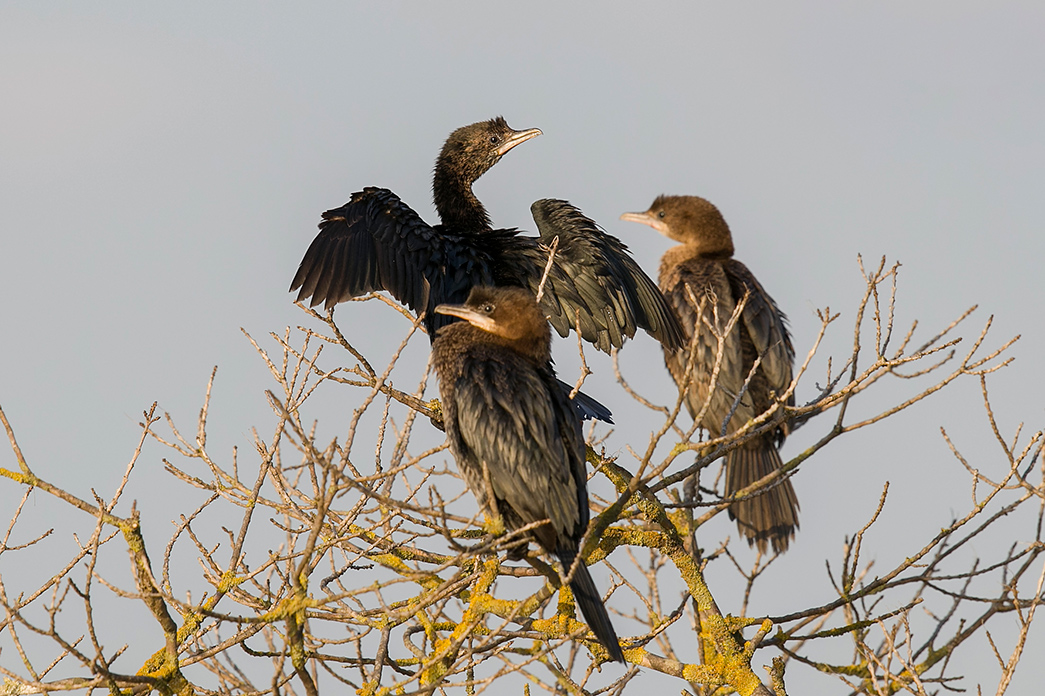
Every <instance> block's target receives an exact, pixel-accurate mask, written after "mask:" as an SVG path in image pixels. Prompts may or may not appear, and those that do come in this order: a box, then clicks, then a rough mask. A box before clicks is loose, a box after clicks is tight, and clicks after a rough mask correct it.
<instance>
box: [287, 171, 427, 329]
mask: <svg viewBox="0 0 1045 696" xmlns="http://www.w3.org/2000/svg"><path fill="white" fill-rule="evenodd" d="M319 230H320V231H319V234H318V235H316V238H315V239H314V240H312V244H311V245H310V246H309V248H308V251H306V252H305V256H304V257H303V258H302V259H301V263H300V265H299V266H298V270H297V274H295V276H294V280H293V282H292V283H291V284H290V290H291V292H293V291H294V290H298V296H297V300H298V301H299V302H304V301H306V300H308V302H309V305H310V306H312V307H315V306H316V305H319V304H323V305H325V307H326V308H327V309H330V308H331V307H333V306H334V305H335V304H337V303H338V302H342V301H344V300H348V299H351V298H353V297H358V296H359V295H363V294H366V293H368V292H375V291H379V290H386V291H388V292H389V293H391V295H392V296H393V297H395V298H396V299H397V300H399V301H400V302H402V303H404V304H406V305H407V306H408V307H410V308H411V309H413V310H414V311H415V312H422V311H425V310H426V309H427V305H428V296H429V288H430V285H431V282H432V279H433V277H436V276H438V275H439V274H440V272H441V268H442V255H443V250H442V246H441V238H440V237H439V235H438V234H436V233H435V231H434V230H433V229H432V227H431V226H430V225H428V223H426V222H425V221H424V220H422V219H421V217H420V216H419V215H418V214H417V213H415V212H414V211H413V210H412V209H411V208H410V207H409V206H408V205H406V204H405V203H403V201H401V200H400V199H399V197H398V196H397V195H396V194H394V193H392V192H391V191H389V190H388V189H383V188H374V187H369V188H365V189H363V190H362V191H359V192H358V193H354V194H352V197H351V199H349V201H348V202H347V203H345V205H343V206H341V207H340V208H335V209H333V210H328V211H327V212H325V213H323V221H322V222H320V224H319Z"/></svg>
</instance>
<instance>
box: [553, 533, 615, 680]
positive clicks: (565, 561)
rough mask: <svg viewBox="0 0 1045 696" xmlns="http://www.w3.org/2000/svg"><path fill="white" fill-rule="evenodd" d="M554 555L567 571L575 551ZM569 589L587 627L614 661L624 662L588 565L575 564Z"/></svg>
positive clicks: (571, 563)
mask: <svg viewBox="0 0 1045 696" xmlns="http://www.w3.org/2000/svg"><path fill="white" fill-rule="evenodd" d="M555 555H556V556H558V557H559V560H560V561H561V562H562V566H563V570H564V572H566V573H568V572H569V571H570V567H571V566H572V565H573V559H574V558H575V557H576V552H574V551H561V550H560V551H557V552H556V554H555ZM570 589H571V590H573V598H574V600H575V601H576V602H577V606H578V607H580V608H581V613H582V614H583V615H584V620H585V621H587V622H588V628H590V629H591V632H592V633H594V634H595V637H596V638H598V639H599V642H600V643H602V646H603V647H604V648H606V650H607V651H608V652H609V653H610V659H612V660H613V661H614V662H624V651H623V650H621V648H620V641H618V640H617V632H616V631H614V630H613V624H612V623H611V622H610V616H609V614H607V613H606V607H605V606H604V605H603V603H602V596H601V595H600V594H599V591H598V590H597V589H595V582H594V581H593V580H592V579H591V573H589V572H588V566H586V565H584V563H583V562H582V563H578V564H577V570H576V572H574V574H573V580H572V581H570Z"/></svg>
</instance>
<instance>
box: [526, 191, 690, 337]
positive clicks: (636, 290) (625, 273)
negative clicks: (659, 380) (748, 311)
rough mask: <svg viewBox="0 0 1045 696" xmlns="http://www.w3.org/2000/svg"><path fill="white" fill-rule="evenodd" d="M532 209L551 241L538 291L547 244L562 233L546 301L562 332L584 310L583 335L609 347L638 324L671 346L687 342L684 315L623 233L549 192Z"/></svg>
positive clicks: (544, 238) (544, 240)
mask: <svg viewBox="0 0 1045 696" xmlns="http://www.w3.org/2000/svg"><path fill="white" fill-rule="evenodd" d="M530 212H532V213H533V219H534V221H535V222H536V223H537V229H538V230H539V231H540V235H541V236H540V242H541V243H542V244H543V246H544V247H545V249H543V250H541V251H542V253H541V256H543V259H538V263H537V265H538V268H539V271H538V273H537V276H536V278H531V279H530V282H531V285H532V287H533V290H534V291H535V292H536V290H537V287H538V285H539V284H540V278H541V274H542V273H543V270H544V265H545V264H544V263H543V260H544V259H546V258H547V255H546V254H547V251H546V248H547V247H550V245H551V243H552V240H553V239H554V238H555V237H558V238H559V244H558V248H557V250H556V255H555V263H554V264H553V269H552V272H551V273H550V274H549V277H548V281H547V283H546V284H545V290H544V293H545V294H544V297H543V298H542V300H543V301H542V303H541V304H542V308H544V309H545V311H546V312H547V313H548V314H549V320H550V321H551V324H552V326H554V327H555V329H556V331H558V332H559V334H560V335H562V336H565V335H566V334H567V333H568V331H569V329H571V328H573V327H574V324H575V322H576V321H577V314H578V312H579V314H580V323H581V335H582V336H583V337H584V339H585V340H587V341H590V342H592V343H594V344H595V346H596V347H597V348H598V349H599V350H602V351H605V352H609V350H610V348H611V347H617V348H619V347H620V346H621V345H623V343H624V340H625V339H626V338H631V337H632V336H634V335H635V328H636V327H639V328H642V329H644V330H645V331H647V332H648V333H649V334H650V335H651V336H653V337H654V338H656V339H657V340H658V341H660V342H661V343H662V344H664V345H665V346H666V347H667V348H669V349H672V350H674V349H677V348H680V347H682V346H683V345H684V339H683V336H684V333H683V330H682V326H681V324H680V323H679V320H678V317H676V316H675V313H674V312H673V311H672V309H671V307H669V306H668V303H667V302H666V301H665V299H664V296H663V295H662V294H661V292H660V290H659V288H658V287H657V284H656V283H654V282H653V280H652V279H651V278H650V277H649V276H648V275H646V273H645V272H643V270H642V269H641V268H640V267H639V265H638V264H637V263H636V262H635V259H633V258H632V257H631V255H630V254H629V253H628V248H627V246H625V245H624V244H623V243H622V242H621V241H620V240H619V239H617V238H616V237H614V236H612V235H609V234H607V233H606V232H604V231H603V230H601V229H599V227H598V225H596V224H595V222H593V221H592V220H591V219H590V218H588V217H585V215H584V214H583V213H581V211H580V210H578V209H577V208H575V207H574V206H572V205H570V204H569V203H567V202H566V201H561V200H556V199H551V198H544V199H541V200H539V201H536V202H534V204H533V205H532V206H530ZM522 239H525V238H522Z"/></svg>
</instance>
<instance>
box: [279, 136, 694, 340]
mask: <svg viewBox="0 0 1045 696" xmlns="http://www.w3.org/2000/svg"><path fill="white" fill-rule="evenodd" d="M540 133H541V131H540V130H538V129H536V128H533V129H529V130H513V129H512V128H510V127H509V126H508V124H507V123H506V122H505V120H504V119H503V118H495V119H491V120H489V121H482V122H479V123H473V124H472V125H469V126H465V127H463V128H459V129H457V130H456V131H454V132H453V133H451V134H450V137H449V138H447V140H446V143H445V144H444V145H443V148H442V151H441V152H440V154H439V157H438V158H437V160H436V164H435V171H434V174H433V182H432V189H433V196H434V201H435V207H436V210H437V212H438V213H439V218H440V220H441V222H440V224H438V225H435V226H431V225H428V224H427V223H426V222H425V221H424V220H422V219H421V217H420V216H419V215H418V214H417V213H416V212H414V211H413V210H412V209H411V208H410V207H409V206H407V205H406V204H405V203H403V201H401V200H400V199H399V197H398V196H396V194H394V193H393V192H392V191H389V190H388V189H383V188H373V187H371V188H366V189H363V190H362V191H360V192H358V193H355V194H353V195H352V197H351V199H350V200H349V201H348V203H346V204H345V205H343V206H342V207H340V208H336V209H334V210H329V211H327V212H325V213H323V221H322V222H321V223H320V225H319V227H320V232H319V234H318V235H317V236H316V238H315V239H314V240H313V241H312V244H311V245H310V246H309V248H308V251H307V252H306V253H305V256H304V258H303V259H302V260H301V264H300V266H299V267H298V271H297V274H296V275H295V276H294V281H293V282H292V283H291V287H290V289H291V291H294V290H298V295H297V299H298V301H305V300H308V301H309V304H310V305H311V306H316V305H318V304H323V305H325V306H326V307H327V308H328V309H329V308H330V307H332V306H333V305H335V304H336V303H338V302H341V301H344V300H347V299H350V298H352V297H357V296H359V295H362V294H365V293H367V292H371V291H377V290H387V291H388V292H389V293H391V294H392V296H393V297H395V298H396V299H397V300H399V301H400V302H402V303H404V304H406V305H407V306H408V307H410V308H411V309H412V310H414V311H415V312H418V313H424V325H425V328H426V330H427V331H428V334H429V337H430V338H431V339H432V340H434V339H435V335H436V332H437V331H438V329H439V328H440V327H441V326H444V325H446V324H448V323H451V322H452V321H454V319H453V318H451V317H446V316H441V315H438V314H436V313H435V312H434V311H433V310H434V309H435V306H436V305H438V304H442V303H446V302H449V303H459V302H463V301H464V299H465V298H466V297H467V296H468V292H469V291H470V290H471V288H472V287H473V286H476V285H492V286H514V287H524V288H529V289H530V290H531V291H532V292H534V293H536V292H537V289H538V287H539V285H540V282H541V278H542V275H543V272H544V268H545V265H546V262H547V258H548V249H547V245H549V244H550V243H551V240H552V239H553V238H554V237H556V236H558V238H559V242H558V249H557V252H556V258H555V262H554V264H553V266H552V268H551V271H550V273H549V277H548V280H547V282H546V284H545V289H544V294H543V296H542V301H541V307H542V309H543V310H544V312H545V314H546V315H547V316H548V317H549V318H550V319H551V321H552V323H553V325H554V326H555V329H556V330H557V331H558V332H559V333H560V334H561V335H563V336H565V335H566V334H567V333H568V331H569V330H570V328H572V327H574V326H575V325H576V324H578V323H579V325H580V327H581V335H582V336H583V337H584V339H585V340H587V341H590V342H591V343H593V344H594V345H595V346H596V347H597V348H598V349H599V350H603V351H606V352H609V350H610V348H612V347H618V348H619V347H620V346H621V345H622V344H623V343H624V340H625V339H626V338H630V337H632V336H633V335H634V333H635V329H636V327H638V328H642V329H645V330H646V331H647V332H649V333H650V334H651V335H652V336H654V337H655V338H657V339H658V340H660V341H661V342H663V343H664V344H665V345H666V346H668V347H669V348H676V347H679V346H681V345H682V328H681V326H680V325H679V322H678V319H677V317H675V316H674V314H673V313H672V311H671V309H670V308H669V307H668V305H667V303H666V302H665V300H664V298H663V296H662V295H661V294H660V293H659V292H658V291H657V286H656V284H655V283H653V282H652V281H651V280H650V278H649V277H648V276H646V274H645V273H643V271H642V269H640V268H639V267H638V265H637V264H636V263H635V262H634V260H632V258H631V257H630V256H629V255H628V254H627V247H625V246H624V245H623V244H622V243H621V242H620V240H618V239H616V238H614V237H611V236H610V235H608V234H606V233H605V232H603V231H602V230H600V229H599V228H598V227H597V226H596V225H595V224H594V223H593V222H592V221H591V220H589V219H588V218H586V217H584V216H583V215H582V214H581V213H580V211H578V210H577V209H576V208H574V207H573V206H571V205H570V204H569V203H566V202H565V201H558V200H552V199H543V200H540V201H537V202H536V203H534V204H533V213H534V217H535V219H536V220H537V224H538V226H539V227H540V232H541V236H540V237H539V238H535V237H527V236H522V235H520V234H519V231H518V230H515V229H494V228H493V227H492V226H491V224H490V218H489V215H488V214H487V212H486V209H485V208H484V207H483V205H482V203H481V202H480V201H479V199H478V198H476V197H475V194H474V193H473V192H472V184H473V183H474V182H475V181H476V180H477V179H478V178H479V177H480V176H482V175H483V174H484V173H485V172H486V171H487V170H489V169H490V167H492V166H493V165H494V164H496V163H497V162H498V161H499V160H500V158H501V157H502V156H503V155H504V154H505V153H507V152H508V151H509V150H511V149H512V148H513V147H515V146H516V145H519V144H520V143H523V142H525V141H527V140H529V139H530V138H533V137H535V136H537V135H540Z"/></svg>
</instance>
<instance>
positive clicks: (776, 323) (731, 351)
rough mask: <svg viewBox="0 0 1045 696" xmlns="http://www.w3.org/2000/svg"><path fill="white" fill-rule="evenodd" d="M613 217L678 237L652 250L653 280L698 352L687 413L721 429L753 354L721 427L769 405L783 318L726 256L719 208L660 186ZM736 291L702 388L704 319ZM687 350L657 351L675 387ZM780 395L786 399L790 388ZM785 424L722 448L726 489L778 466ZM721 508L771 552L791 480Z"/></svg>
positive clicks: (787, 375) (793, 523)
mask: <svg viewBox="0 0 1045 696" xmlns="http://www.w3.org/2000/svg"><path fill="white" fill-rule="evenodd" d="M621 219H622V220H629V221H631V222H639V223H642V224H645V225H649V226H650V227H652V228H653V229H655V230H657V231H658V232H660V233H661V234H663V235H665V236H667V237H670V238H671V239H674V240H675V241H678V242H681V244H680V245H679V246H676V247H673V248H671V249H669V250H668V251H667V252H666V253H665V254H664V256H663V257H662V259H661V264H660V287H661V290H662V291H663V292H664V295H665V296H666V297H667V298H668V301H669V302H670V303H671V304H672V306H673V307H674V308H675V311H676V313H677V314H678V316H679V318H680V319H681V320H682V323H683V325H684V326H685V328H686V334H687V336H693V334H694V332H696V334H697V335H696V341H695V343H694V344H693V346H694V350H695V351H696V352H697V354H696V356H695V359H694V375H693V381H692V384H691V386H690V389H689V391H688V392H687V393H686V406H687V407H688V409H689V412H690V415H692V416H693V417H694V418H696V417H697V416H698V415H699V414H700V413H701V411H702V410H703V416H702V417H701V420H700V426H701V427H703V428H704V429H706V430H707V431H709V432H710V433H711V435H712V436H713V437H718V436H719V435H720V434H721V432H722V427H723V423H724V422H725V420H726V418H727V417H728V416H729V412H730V410H731V409H732V408H733V405H734V402H735V401H736V396H737V394H739V393H740V390H741V389H742V388H743V386H744V382H745V380H747V378H748V375H749V374H750V372H751V369H752V367H753V366H754V364H755V360H756V359H757V358H758V357H759V356H761V358H762V361H761V364H760V365H759V367H758V369H757V370H756V371H755V373H754V375H753V377H752V379H751V382H750V384H749V385H748V386H747V390H746V392H745V393H744V395H743V396H742V397H741V399H740V403H739V405H738V406H737V408H736V412H735V413H734V415H733V417H732V418H731V419H730V420H729V423H728V424H727V425H726V432H727V433H733V432H736V431H737V430H738V429H739V428H741V427H743V425H744V424H745V423H747V422H748V421H749V420H751V419H752V418H756V417H758V416H759V415H761V414H762V413H764V412H765V411H766V410H767V409H769V408H770V406H772V404H773V402H774V401H775V399H776V398H777V397H778V396H780V395H783V394H784V392H785V391H786V390H787V389H788V387H789V386H790V384H791V374H792V369H793V366H794V359H795V351H794V348H793V347H792V345H791V336H790V334H789V333H788V330H787V318H786V317H785V316H784V313H783V312H781V311H780V309H779V308H778V307H777V305H776V303H775V302H774V301H773V298H772V297H770V296H769V294H768V293H767V292H766V291H765V289H763V287H762V285H761V284H760V283H759V282H758V280H756V279H755V276H754V275H753V274H752V273H751V271H750V270H748V268H747V266H745V265H744V264H742V263H741V262H740V261H737V260H736V259H734V258H732V257H733V251H734V249H733V238H732V235H731V234H730V231H729V226H728V225H727V224H726V221H725V219H724V218H723V217H722V214H721V213H720V212H719V210H718V208H716V207H715V206H714V205H712V204H711V203H710V202H708V201H706V200H705V199H703V198H700V197H698V196H660V197H658V198H657V199H656V200H655V201H653V205H651V206H650V208H649V210H647V211H646V212H643V213H625V214H624V215H622V216H621ZM687 290H688V291H687ZM690 293H692V296H691V295H690ZM745 297H746V298H747V300H746V303H745V305H744V308H743V310H742V312H741V316H740V318H739V320H738V321H737V323H736V325H735V326H734V328H733V330H732V331H731V332H729V333H728V334H727V335H726V337H725V340H724V344H723V351H722V361H721V364H720V366H719V374H718V378H717V381H716V383H715V390H714V392H713V393H711V394H710V397H709V391H710V388H711V383H712V373H713V370H714V367H715V362H716V359H717V357H716V356H717V353H718V339H717V338H716V337H715V335H714V334H713V332H712V331H711V330H710V329H709V328H708V325H710V326H716V324H717V325H718V326H720V327H725V326H726V324H727V322H728V321H729V319H730V317H731V316H732V314H733V311H734V309H735V308H736V306H737V304H739V303H740V301H741V300H742V299H743V298H745ZM695 303H696V304H695ZM701 305H702V307H703V308H702V309H701ZM701 311H702V312H703V314H702V315H701V314H700V312H701ZM689 358H690V351H689V349H686V350H681V351H677V352H674V351H667V350H665V351H664V361H665V363H666V364H667V366H668V370H669V371H670V372H671V376H672V377H673V378H674V379H675V382H676V383H677V384H678V385H679V386H680V388H681V387H682V386H683V384H684V383H685V380H686V365H687V364H688V361H689ZM709 398H710V400H709ZM705 404H706V405H707V408H706V410H704V409H705ZM787 404H788V405H793V404H794V396H793V395H792V396H790V397H789V398H788V399H787ZM789 432H790V428H789V426H788V424H787V423H786V422H785V423H782V424H781V425H779V426H778V427H776V428H774V429H773V430H772V431H771V432H768V433H763V434H761V435H759V436H758V437H755V438H752V439H750V440H748V441H747V442H746V443H744V444H743V445H741V446H740V447H739V448H738V449H735V450H733V451H732V452H730V453H729V455H727V459H726V495H727V496H730V495H733V494H734V493H736V492H737V491H739V490H741V489H743V488H746V487H747V486H749V485H751V484H752V483H754V482H756V481H758V480H759V479H761V478H763V477H764V476H767V475H768V474H770V473H772V472H773V471H775V470H776V469H779V468H780V467H781V466H782V462H781V459H780V454H779V452H778V448H779V447H780V445H782V444H783V442H784V438H785V437H786V436H787V435H788V433H789ZM729 512H730V517H732V518H733V519H735V520H737V525H738V526H739V527H740V531H741V532H742V533H743V534H744V536H745V537H747V540H748V542H749V543H751V544H757V545H758V548H759V549H760V550H761V551H766V549H767V544H768V543H772V546H773V550H774V551H776V552H778V553H779V552H783V551H785V550H787V547H788V544H789V542H790V540H791V539H792V538H793V537H794V534H795V530H796V529H797V528H798V499H797V498H796V496H795V491H794V488H793V487H792V485H791V481H790V480H785V481H783V482H781V483H779V484H777V485H775V486H774V487H772V488H770V489H769V490H766V491H763V492H760V493H759V494H758V495H756V496H754V497H749V498H745V499H743V500H740V501H738V502H736V503H733V504H732V505H731V506H730V508H729Z"/></svg>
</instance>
